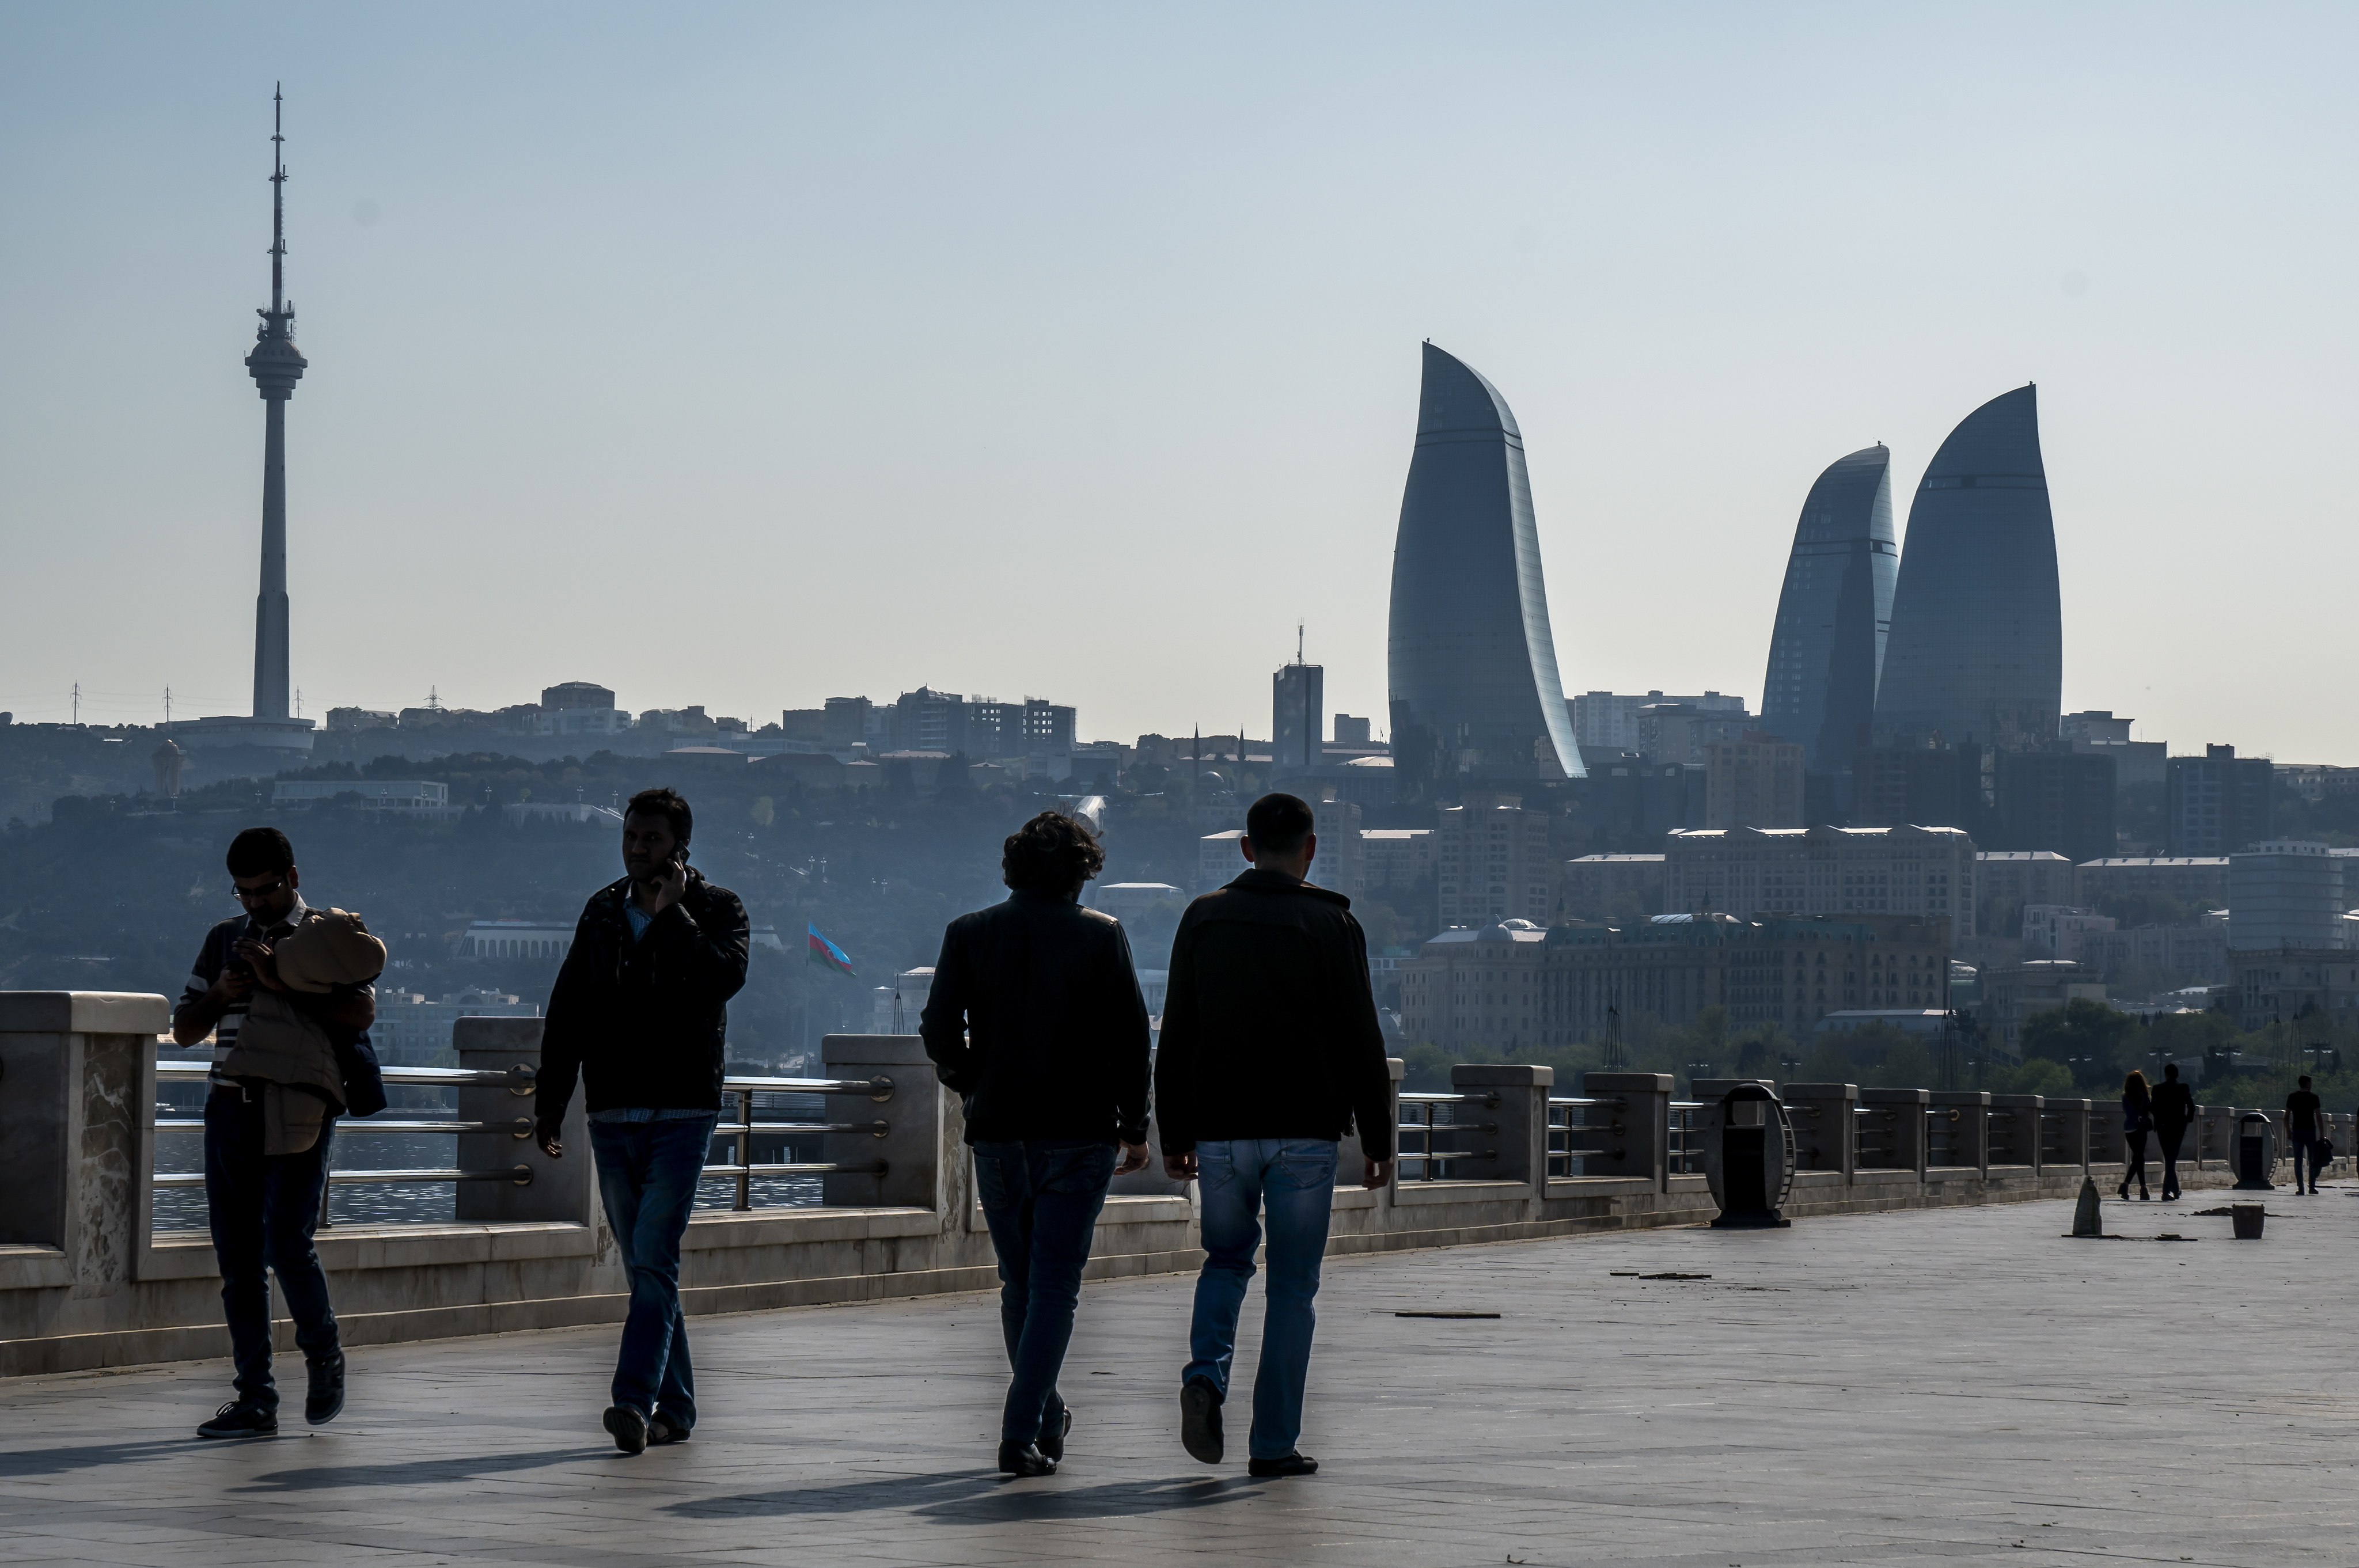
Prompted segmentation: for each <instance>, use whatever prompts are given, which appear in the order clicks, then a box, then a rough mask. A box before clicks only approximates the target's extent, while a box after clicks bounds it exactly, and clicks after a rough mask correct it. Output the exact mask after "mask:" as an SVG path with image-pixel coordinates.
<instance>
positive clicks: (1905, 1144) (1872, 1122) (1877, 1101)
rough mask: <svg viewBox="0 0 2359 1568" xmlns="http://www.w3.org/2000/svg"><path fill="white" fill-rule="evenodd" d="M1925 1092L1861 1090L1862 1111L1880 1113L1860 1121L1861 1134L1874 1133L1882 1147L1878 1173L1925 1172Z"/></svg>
mask: <svg viewBox="0 0 2359 1568" xmlns="http://www.w3.org/2000/svg"><path fill="white" fill-rule="evenodd" d="M1929 1098H1931V1097H1930V1093H1929V1091H1927V1090H1924V1089H1862V1090H1860V1091H1859V1103H1860V1108H1862V1109H1864V1110H1869V1111H1874V1112H1875V1113H1877V1114H1875V1115H1873V1116H1864V1117H1862V1118H1860V1123H1861V1129H1860V1130H1861V1131H1862V1132H1863V1133H1869V1132H1872V1133H1873V1135H1874V1136H1875V1140H1876V1141H1877V1142H1878V1143H1879V1144H1880V1145H1882V1146H1883V1152H1882V1153H1881V1155H1880V1158H1879V1162H1878V1164H1877V1166H1876V1168H1877V1169H1879V1170H1886V1171H1914V1172H1916V1173H1918V1174H1919V1175H1920V1176H1921V1175H1923V1174H1924V1173H1925V1152H1926V1151H1925V1105H1926V1101H1927V1100H1928V1099H1929Z"/></svg>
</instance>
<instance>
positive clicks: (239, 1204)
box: [172, 827, 385, 1438]
mask: <svg viewBox="0 0 2359 1568" xmlns="http://www.w3.org/2000/svg"><path fill="white" fill-rule="evenodd" d="M229 876H230V891H231V892H233V893H234V894H235V895H236V897H237V900H238V902H239V903H241V904H243V905H244V906H245V914H239V915H233V916H231V917H230V918H229V919H227V920H224V921H223V922H222V923H221V924H220V925H215V926H214V927H213V928H212V930H211V931H210V932H208V933H206V935H205V941H204V946H203V947H201V949H199V951H198V953H197V962H196V968H194V970H193V971H191V972H190V976H189V983H188V986H187V988H186V989H183V990H182V991H181V993H180V1001H179V1006H178V1007H176V1008H175V1009H173V1011H172V1038H173V1040H174V1041H175V1042H176V1043H178V1044H182V1045H194V1044H199V1043H200V1042H201V1041H202V1040H203V1039H204V1038H205V1037H206V1036H207V1035H208V1034H210V1035H212V1040H213V1065H212V1075H211V1084H212V1087H211V1088H210V1089H209V1091H208V1092H207V1094H206V1096H205V1213H206V1218H207V1221H208V1223H209V1224H210V1225H211V1227H212V1241H213V1254H214V1257H215V1258H216V1260H218V1261H219V1264H220V1267H221V1276H222V1306H223V1311H224V1312H225V1313H226V1314H227V1316H228V1320H229V1343H230V1357H231V1360H232V1361H233V1363H234V1365H235V1367H236V1374H235V1379H234V1389H235V1390H236V1396H237V1397H236V1398H234V1399H233V1400H230V1401H229V1402H228V1403H227V1404H224V1405H223V1406H222V1407H221V1409H220V1410H218V1411H214V1412H213V1417H212V1420H211V1421H208V1422H205V1423H204V1424H203V1425H202V1426H200V1427H199V1428H197V1435H198V1436H200V1437H220V1438H229V1437H275V1436H277V1433H278V1389H277V1383H276V1382H275V1381H274V1380H273V1379H272V1377H271V1371H270V1348H271V1346H270V1340H271V1328H270V1280H269V1275H270V1274H271V1273H273V1272H276V1273H277V1276H278V1290H279V1293H280V1295H281V1296H282V1297H284V1298H285V1300H286V1303H287V1311H288V1315H289V1316H291V1317H293V1318H294V1320H295V1343H296V1346H298V1347H299V1349H300V1350H301V1351H302V1352H303V1364H304V1368H305V1370H306V1372H307V1373H308V1376H309V1383H310V1386H309V1388H308V1389H307V1390H306V1391H305V1394H304V1399H303V1419H304V1420H306V1421H308V1422H310V1423H311V1424H312V1425H314V1426H318V1425H321V1424H322V1423H324V1422H331V1421H333V1420H334V1419H335V1418H336V1414H337V1412H338V1411H342V1409H343V1408H344V1353H343V1350H342V1345H341V1343H340V1341H339V1338H338V1336H337V1329H336V1314H335V1309H334V1308H333V1307H332V1305H331V1304H330V1303H329V1301H328V1276H327V1274H326V1272H325V1271H323V1270H322V1269H321V1267H320V1255H319V1253H318V1252H317V1251H315V1250H314V1249H313V1248H312V1245H311V1234H312V1230H313V1228H314V1227H316V1226H317V1225H318V1224H319V1222H320V1206H321V1195H322V1194H323V1192H324V1191H325V1189H326V1186H327V1182H328V1160H329V1154H330V1151H331V1150H332V1147H333V1145H334V1143H335V1132H336V1118H337V1117H338V1116H339V1115H341V1114H342V1113H343V1112H345V1111H346V1110H350V1111H352V1112H353V1113H354V1114H356V1115H361V1116H367V1115H370V1114H373V1113H374V1112H375V1111H377V1110H381V1109H383V1108H384V1106H385V1089H384V1085H383V1081H382V1079H381V1078H380V1077H379V1076H378V1074H377V1066H376V1057H375V1054H374V1053H373V1052H371V1050H370V1049H369V1044H368V1027H369V1025H370V1024H371V1023H373V1022H375V1019H376V991H375V987H374V986H373V985H372V984H371V983H370V982H371V981H373V980H374V979H375V977H376V974H377V972H378V971H379V970H380V969H382V968H384V955H385V948H384V946H383V945H382V944H380V943H377V942H376V939H375V937H373V936H369V935H367V932H366V928H365V927H364V926H362V925H361V923H360V922H359V920H358V919H357V918H355V917H353V916H351V915H347V914H342V912H341V911H338V912H334V913H333V915H332V917H331V914H330V913H329V912H324V911H319V910H314V909H313V908H311V906H310V905H309V904H307V903H304V902H303V895H302V893H301V892H299V891H297V890H298V889H299V887H300V886H301V885H302V880H303V879H302V875H301V873H300V872H299V871H297V870H296V868H295V849H294V846H293V845H291V844H289V843H288V841H287V835H285V834H284V833H281V832H280V831H278V829H277V828H276V827H249V828H247V829H246V830H245V831H244V832H243V833H240V834H239V835H238V836H237V837H236V838H233V839H231V840H230V846H229ZM299 933H300V934H301V935H298V934H299Z"/></svg>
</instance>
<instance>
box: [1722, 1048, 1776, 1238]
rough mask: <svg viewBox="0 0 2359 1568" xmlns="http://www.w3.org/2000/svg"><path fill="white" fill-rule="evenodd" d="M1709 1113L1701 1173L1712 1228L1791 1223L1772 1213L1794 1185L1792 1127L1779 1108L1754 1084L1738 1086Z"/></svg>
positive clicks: (1768, 1226)
mask: <svg viewBox="0 0 2359 1568" xmlns="http://www.w3.org/2000/svg"><path fill="white" fill-rule="evenodd" d="M1709 1114H1710V1118H1711V1119H1710V1122H1709V1124H1708V1125H1707V1126H1706V1128H1705V1130H1704V1143H1703V1173H1704V1180H1705V1183H1706V1184H1708V1185H1709V1186H1710V1187H1711V1188H1712V1201H1713V1202H1714V1203H1716V1204H1718V1205H1719V1206H1720V1217H1719V1218H1718V1219H1715V1220H1713V1221H1712V1227H1713V1228H1714V1229H1719V1230H1766V1229H1770V1228H1773V1227H1781V1226H1786V1225H1790V1224H1792V1223H1793V1222H1792V1221H1790V1220H1788V1218H1786V1217H1785V1216H1784V1215H1783V1214H1781V1213H1779V1212H1778V1211H1779V1209H1780V1208H1781V1207H1782V1206H1784V1204H1785V1202H1786V1193H1787V1190H1788V1188H1789V1187H1791V1186H1792V1185H1793V1183H1794V1132H1793V1124H1792V1123H1791V1122H1789V1121H1788V1119H1787V1118H1786V1108H1785V1106H1784V1105H1782V1104H1780V1103H1779V1102H1778V1099H1777V1096H1776V1095H1774V1094H1772V1093H1770V1092H1769V1090H1768V1089H1767V1088H1765V1087H1762V1086H1761V1085H1759V1084H1739V1085H1737V1086H1736V1087H1734V1088H1733V1089H1731V1090H1729V1091H1728V1093H1727V1094H1725V1095H1723V1096H1722V1097H1721V1099H1720V1101H1719V1103H1718V1104H1717V1105H1714V1106H1713V1107H1712V1109H1711V1111H1710V1113H1709Z"/></svg>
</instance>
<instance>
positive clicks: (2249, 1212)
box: [2228, 1203, 2269, 1241]
mask: <svg viewBox="0 0 2359 1568" xmlns="http://www.w3.org/2000/svg"><path fill="white" fill-rule="evenodd" d="M2268 1212H2269V1211H2268V1208H2267V1206H2266V1205H2262V1204H2256V1203H2240V1204H2230V1205H2229V1206H2228V1223H2229V1224H2230V1225H2233V1226H2234V1227H2236V1239H2237V1240H2239V1241H2258V1240H2259V1239H2260V1238H2261V1221H2262V1220H2263V1219H2264V1218H2266V1217H2267V1215H2268Z"/></svg>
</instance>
